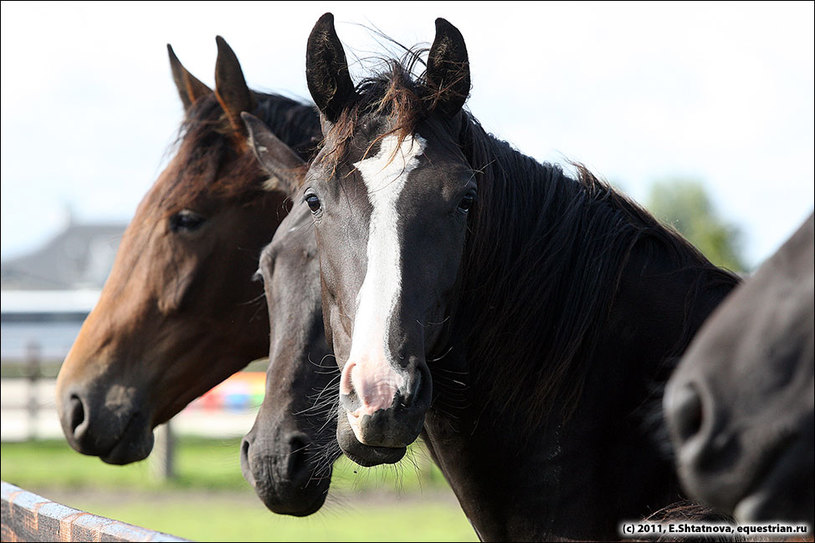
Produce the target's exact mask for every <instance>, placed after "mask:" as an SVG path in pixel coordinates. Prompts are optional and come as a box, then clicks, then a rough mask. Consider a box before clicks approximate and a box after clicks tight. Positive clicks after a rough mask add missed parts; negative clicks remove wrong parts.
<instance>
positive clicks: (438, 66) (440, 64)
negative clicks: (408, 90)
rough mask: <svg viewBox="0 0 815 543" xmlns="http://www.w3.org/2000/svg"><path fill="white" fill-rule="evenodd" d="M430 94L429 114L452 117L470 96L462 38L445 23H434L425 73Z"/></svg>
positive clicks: (464, 47) (438, 20)
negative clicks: (434, 32)
mask: <svg viewBox="0 0 815 543" xmlns="http://www.w3.org/2000/svg"><path fill="white" fill-rule="evenodd" d="M425 79H426V85H427V89H428V90H429V91H430V99H431V105H430V110H431V111H432V110H433V109H439V110H440V111H441V112H442V113H444V114H445V115H448V116H450V117H452V116H453V115H455V114H456V113H458V111H459V110H460V109H461V108H462V107H463V106H464V102H466V101H467V96H468V95H469V94H470V62H469V60H468V57H467V47H466V46H465V45H464V37H463V36H462V35H461V32H459V30H458V28H456V27H454V26H453V25H451V24H450V23H449V22H447V20H445V19H442V18H441V17H439V18H438V19H436V38H435V39H434V40H433V45H432V46H431V47H430V53H429V54H428V57H427V71H426V72H425Z"/></svg>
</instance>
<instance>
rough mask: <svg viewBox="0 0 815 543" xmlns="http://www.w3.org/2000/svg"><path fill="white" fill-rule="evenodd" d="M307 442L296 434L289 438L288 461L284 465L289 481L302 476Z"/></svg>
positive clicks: (306, 456)
mask: <svg viewBox="0 0 815 543" xmlns="http://www.w3.org/2000/svg"><path fill="white" fill-rule="evenodd" d="M307 448H308V440H307V439H306V437H305V436H304V435H302V434H297V435H295V436H292V437H291V438H289V459H288V462H287V463H286V468H287V469H288V472H289V473H288V475H289V480H290V481H292V480H295V479H296V478H297V477H298V476H300V475H301V474H303V473H304V472H305V471H306V470H307V469H308V466H307V465H306V464H307V458H308V453H307Z"/></svg>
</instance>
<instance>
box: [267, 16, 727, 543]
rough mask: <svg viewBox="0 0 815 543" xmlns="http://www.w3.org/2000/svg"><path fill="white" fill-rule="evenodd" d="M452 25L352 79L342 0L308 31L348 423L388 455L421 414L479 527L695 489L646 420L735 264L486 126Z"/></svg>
mask: <svg viewBox="0 0 815 543" xmlns="http://www.w3.org/2000/svg"><path fill="white" fill-rule="evenodd" d="M436 28H437V34H436V39H435V41H434V43H433V46H432V47H431V49H430V51H429V55H428V60H427V69H426V71H425V72H424V74H422V75H421V76H419V77H414V76H413V75H412V73H411V72H412V68H413V67H415V66H416V65H417V63H418V62H420V60H419V56H418V54H416V53H413V52H409V53H408V54H407V55H406V57H405V59H403V60H402V61H391V62H390V69H389V70H388V71H386V72H383V73H381V74H374V75H373V76H371V77H369V78H367V79H365V80H364V81H362V82H361V83H359V84H357V85H356V86H355V85H354V84H353V83H352V81H351V79H350V77H349V75H348V69H347V64H346V61H345V54H344V51H343V50H342V46H341V44H340V42H339V38H338V37H337V35H336V32H335V30H334V26H333V18H332V17H331V15H330V14H326V15H324V16H323V17H322V18H321V19H320V20H319V21H318V23H317V25H316V26H315V28H314V30H313V31H312V34H311V36H310V38H309V43H308V48H307V80H308V84H309V89H310V91H311V93H312V97H313V98H314V100H315V102H316V104H317V105H318V107H319V108H320V112H321V117H322V124H323V135H324V143H323V146H322V148H321V150H320V152H319V153H318V155H317V157H316V159H315V160H314V161H313V162H311V163H310V165H309V168H308V171H307V173H306V177H305V182H304V201H305V203H306V204H307V205H308V206H309V208H310V209H311V213H312V216H313V221H314V225H315V237H316V243H317V247H318V254H319V261H320V262H319V264H320V280H321V285H322V292H321V295H322V307H323V317H324V319H325V326H326V333H327V338H328V344H329V345H330V346H331V347H332V348H333V351H334V352H335V353H336V359H337V364H338V366H339V367H340V369H341V379H340V387H339V389H340V397H339V406H340V413H339V417H338V420H337V423H338V429H337V437H338V441H339V444H340V446H341V447H342V449H343V451H344V452H345V453H346V454H347V455H348V456H349V457H351V458H352V459H354V460H355V461H357V462H359V463H361V464H364V465H372V464H377V463H382V462H394V461H397V460H398V459H399V458H401V457H402V455H403V454H404V451H405V447H406V445H408V444H409V443H410V442H412V441H413V440H414V439H415V438H416V437H417V436H418V435H419V434H420V433H423V435H424V436H425V438H426V442H427V444H428V446H429V448H430V451H431V454H432V455H433V457H434V459H435V460H436V461H437V463H438V464H439V466H440V467H441V469H442V471H443V472H444V473H445V476H446V477H447V479H448V481H449V482H450V483H451V486H452V487H453V489H454V491H455V492H456V494H457V496H458V498H459V501H460V503H461V505H462V507H463V508H464V511H465V513H466V514H467V516H468V518H469V519H470V520H471V522H472V523H473V525H474V527H475V528H476V531H477V532H478V534H479V535H480V536H481V537H482V538H483V539H489V540H504V539H513V540H516V539H517V540H532V539H542V538H547V537H563V538H617V537H618V536H619V534H618V531H617V530H618V524H619V522H620V521H622V520H631V519H637V518H644V517H646V516H648V515H649V514H650V513H653V512H654V511H656V510H658V509H660V508H662V507H664V506H666V505H669V504H671V503H673V502H675V501H677V500H679V499H680V498H681V493H680V488H679V484H678V481H677V480H676V476H675V474H674V471H673V469H672V464H671V461H670V459H669V458H666V457H665V456H664V455H663V454H661V452H660V450H659V444H658V443H655V440H653V439H652V434H651V433H650V432H649V429H648V427H647V426H648V421H647V420H646V419H647V416H648V413H649V412H650V406H651V405H652V404H653V403H654V402H655V401H658V400H659V391H660V390H661V385H662V384H663V383H664V382H665V380H666V379H667V377H668V375H669V374H670V371H671V370H672V369H673V365H674V364H675V362H676V360H677V358H678V356H679V355H680V354H681V353H682V352H683V351H684V349H685V347H686V346H687V343H688V342H689V340H690V338H691V337H692V336H693V334H694V332H695V331H696V330H697V329H698V328H699V327H700V326H701V324H702V322H703V321H704V319H705V318H706V317H707V315H708V314H709V313H710V312H711V310H712V309H713V308H714V307H716V305H717V304H718V303H719V302H720V301H721V300H722V299H723V298H724V297H725V296H726V294H727V293H728V292H729V291H730V290H731V289H732V288H733V287H734V286H735V285H736V283H737V278H736V277H735V276H734V275H732V274H730V273H727V272H725V271H723V270H720V269H718V268H716V267H715V266H713V265H711V264H710V262H708V261H707V259H705V258H704V257H703V256H702V255H701V254H700V253H699V252H698V251H696V250H695V249H694V248H693V247H692V246H691V245H689V244H688V243H687V242H686V241H685V240H683V239H682V238H681V237H680V236H678V235H677V234H676V233H675V232H673V231H670V230H667V229H666V228H664V227H663V226H662V225H660V224H659V223H658V222H657V221H656V220H655V219H654V218H653V217H651V216H650V215H649V214H648V213H646V212H645V211H644V210H642V209H641V208H640V207H639V206H637V205H636V204H634V203H633V202H631V201H630V200H628V199H627V198H625V197H623V196H622V195H620V194H618V193H616V192H615V191H613V190H612V189H611V188H610V187H609V186H607V185H606V184H604V183H602V182H600V181H598V180H597V179H595V178H594V177H593V176H592V175H591V174H590V173H589V172H588V171H586V170H585V169H582V168H579V169H578V176H577V178H571V177H568V176H567V175H565V174H564V173H563V172H562V171H561V170H560V169H559V168H557V167H555V166H551V165H547V164H540V163H537V162H536V161H534V160H532V159H531V158H529V157H526V156H524V155H522V154H521V153H519V152H518V151H516V150H514V149H512V148H511V147H510V146H509V145H507V144H506V143H504V142H501V141H500V140H497V139H496V138H494V137H493V136H491V135H489V134H487V133H486V132H484V131H483V129H481V127H480V125H479V124H478V122H477V121H476V120H475V119H474V118H473V117H472V115H470V114H469V113H468V112H466V111H465V110H463V109H462V106H463V104H464V102H465V100H466V98H467V95H468V93H469V86H470V82H469V70H468V58H467V53H466V47H465V45H464V41H463V39H462V37H461V35H460V33H459V32H458V31H457V30H456V29H455V27H453V26H452V25H450V24H449V23H448V22H446V21H444V20H443V19H439V20H437V22H436ZM257 139H258V138H256V140H257ZM264 147H265V148H268V146H267V145H264ZM259 154H260V153H259ZM261 162H263V163H264V165H265V166H266V167H267V169H268V170H269V171H270V172H274V174H275V175H278V176H285V175H287V172H289V173H290V172H291V171H292V169H291V168H290V167H288V166H286V165H283V166H281V165H280V164H279V163H277V162H276V161H275V160H274V153H266V156H265V160H264V157H263V156H261Z"/></svg>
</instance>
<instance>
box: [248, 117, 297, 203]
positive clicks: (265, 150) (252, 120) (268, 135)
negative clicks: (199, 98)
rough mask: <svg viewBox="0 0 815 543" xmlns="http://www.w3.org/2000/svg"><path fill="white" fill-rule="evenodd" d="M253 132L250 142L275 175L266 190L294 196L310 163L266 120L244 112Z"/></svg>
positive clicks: (262, 164)
mask: <svg viewBox="0 0 815 543" xmlns="http://www.w3.org/2000/svg"><path fill="white" fill-rule="evenodd" d="M241 118H242V119H243V122H244V123H245V124H246V131H247V133H248V135H249V146H250V147H251V148H252V151H253V152H254V153H255V157H256V158H257V159H258V162H260V165H261V166H263V169H264V170H266V171H267V172H268V173H269V175H271V176H272V177H271V179H269V180H268V181H267V182H266V183H265V184H264V188H265V189H266V190H280V191H283V192H286V193H287V194H289V195H290V196H291V195H293V194H294V192H295V191H296V190H297V188H298V187H299V186H300V184H301V181H302V179H303V174H304V173H305V166H306V163H305V162H303V160H302V159H301V158H300V157H299V156H298V155H297V153H295V152H294V151H293V150H292V148H291V147H289V146H288V145H286V144H285V143H283V142H282V141H280V139H278V137H277V136H275V135H274V134H273V133H272V131H271V130H270V129H269V127H268V126H266V124H265V123H264V122H263V121H261V120H260V119H258V118H257V117H255V116H254V115H252V114H251V113H246V112H243V113H241Z"/></svg>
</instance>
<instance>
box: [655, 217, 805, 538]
mask: <svg viewBox="0 0 815 543" xmlns="http://www.w3.org/2000/svg"><path fill="white" fill-rule="evenodd" d="M814 297H815V225H813V216H812V215H810V216H809V218H807V219H806V221H804V223H803V224H802V225H801V226H800V228H798V230H797V231H796V232H795V233H794V234H793V235H792V236H791V237H790V238H789V239H788V240H787V241H786V242H785V243H784V244H783V245H782V246H781V247H780V248H779V249H778V251H776V253H775V254H773V255H772V256H771V257H770V258H769V259H767V260H766V261H765V262H764V264H762V265H761V267H760V268H759V269H758V270H757V271H756V272H755V274H754V275H753V276H751V277H750V278H748V279H747V280H745V281H744V283H743V284H741V285H740V286H739V287H738V288H737V289H736V290H735V291H734V292H733V293H732V294H731V295H730V296H729V297H728V298H727V299H726V300H725V301H724V302H723V303H722V304H721V306H719V307H718V308H717V309H716V311H715V312H714V313H713V315H712V316H711V317H710V319H708V321H707V322H706V323H705V325H704V326H703V327H702V329H701V330H700V331H699V333H698V334H697V335H696V336H695V337H694V339H693V342H692V343H691V345H690V347H688V350H687V352H686V353H685V355H684V356H683V357H682V360H681V362H680V363H679V365H678V367H677V369H676V371H675V372H674V374H673V375H672V376H671V379H670V381H669V383H668V386H667V388H666V392H665V396H664V402H665V407H664V413H665V418H666V422H667V425H668V428H669V429H670V434H671V437H672V439H673V447H674V450H675V451H676V458H677V469H678V471H679V476H680V479H681V481H682V483H683V485H684V487H685V489H686V490H687V492H688V494H689V495H690V496H693V497H694V498H696V499H699V500H701V501H703V502H706V503H708V504H710V505H711V506H713V507H715V508H717V509H719V510H720V511H723V512H725V513H729V514H732V515H733V516H734V517H735V519H736V520H737V521H739V522H742V523H757V522H770V521H786V522H806V523H808V524H809V526H810V530H812V527H813V526H815V519H814V518H813V511H815V500H813V494H814V493H815V477H814V476H813V457H815V454H814V453H813V442H815V436H813V427H815V420H813V405H814V404H815V388H813V386H815V385H813V383H814V382H815V307H814V306H815V301H814V299H813V298H814ZM811 535H812V533H811V532H810V536H811Z"/></svg>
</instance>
